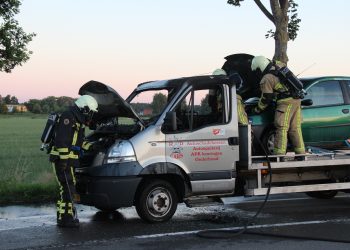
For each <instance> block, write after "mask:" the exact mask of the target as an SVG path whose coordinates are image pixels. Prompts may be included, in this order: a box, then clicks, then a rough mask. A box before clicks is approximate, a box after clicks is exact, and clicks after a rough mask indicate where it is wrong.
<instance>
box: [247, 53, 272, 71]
mask: <svg viewBox="0 0 350 250" xmlns="http://www.w3.org/2000/svg"><path fill="white" fill-rule="evenodd" d="M269 64H270V60H269V59H267V58H266V57H264V56H255V57H254V58H253V60H252V64H251V68H252V70H253V71H255V70H257V69H260V70H261V72H264V70H265V69H266V67H267V66H268V65H269Z"/></svg>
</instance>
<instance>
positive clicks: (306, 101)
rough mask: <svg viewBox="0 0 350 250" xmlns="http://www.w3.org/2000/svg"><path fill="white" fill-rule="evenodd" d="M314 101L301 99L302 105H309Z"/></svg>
mask: <svg viewBox="0 0 350 250" xmlns="http://www.w3.org/2000/svg"><path fill="white" fill-rule="evenodd" d="M313 103H314V102H313V101H312V100H311V99H305V100H302V101H301V105H302V106H311V105H312V104H313Z"/></svg>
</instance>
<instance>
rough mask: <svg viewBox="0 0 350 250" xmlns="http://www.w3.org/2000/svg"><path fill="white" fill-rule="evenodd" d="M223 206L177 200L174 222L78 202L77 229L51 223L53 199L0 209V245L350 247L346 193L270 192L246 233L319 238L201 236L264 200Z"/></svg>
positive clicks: (235, 222)
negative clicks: (147, 219)
mask: <svg viewBox="0 0 350 250" xmlns="http://www.w3.org/2000/svg"><path fill="white" fill-rule="evenodd" d="M225 203H226V205H222V206H210V207H198V208H187V207H186V206H185V205H184V204H179V207H178V210H177V212H176V214H175V216H174V217H173V219H172V220H170V221H169V222H166V223H161V224H147V223H145V222H143V221H142V220H141V219H140V218H139V217H138V216H137V213H136V211H135V209H134V208H124V209H119V210H118V211H116V212H113V213H102V212H99V211H98V210H97V209H95V208H91V207H87V206H78V210H79V219H80V222H81V226H80V228H79V229H62V228H58V227H57V226H56V210H55V206H54V204H50V205H45V206H11V207H2V208H0V242H1V244H0V249H67V248H68V249H116V248H118V249H233V248H238V249H271V248H276V249H282V248H283V249H296V248H302V249H306V248H308V249H325V248H328V249H349V248H350V244H346V243H340V242H330V241H322V240H321V239H322V238H327V239H328V240H331V241H332V240H333V241H336V240H338V241H350V216H349V209H350V196H349V195H347V194H341V195H339V196H337V197H336V198H334V199H332V200H318V199H312V198H308V197H307V196H304V195H288V196H287V195H284V196H281V195H275V196H272V197H271V200H270V201H269V202H268V203H267V205H266V207H265V208H264V210H263V212H262V213H261V214H260V215H259V217H258V219H257V221H256V223H255V224H253V225H251V226H250V227H249V232H251V233H257V232H259V233H273V234H277V235H281V234H282V235H286V236H298V237H307V238H318V240H315V239H314V240H307V239H305V238H304V239H296V238H288V237H283V238H281V237H276V236H266V235H265V236H264V235H256V234H244V235H240V236H238V237H234V238H231V239H206V238H200V237H198V236H197V235H196V234H197V232H198V231H200V230H205V229H214V228H223V229H228V230H229V229H239V228H241V227H242V225H243V224H244V223H245V222H246V221H247V220H248V219H250V218H251V217H252V216H253V215H254V214H255V212H256V211H257V209H258V208H259V206H260V204H261V199H260V200H259V198H250V199H247V198H241V197H237V198H232V199H226V202H225Z"/></svg>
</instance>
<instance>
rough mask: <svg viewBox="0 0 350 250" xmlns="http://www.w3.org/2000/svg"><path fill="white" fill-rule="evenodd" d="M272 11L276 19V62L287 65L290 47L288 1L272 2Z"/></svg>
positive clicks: (274, 0)
mask: <svg viewBox="0 0 350 250" xmlns="http://www.w3.org/2000/svg"><path fill="white" fill-rule="evenodd" d="M270 4H271V10H272V13H273V16H274V17H275V26H276V30H275V36H274V38H275V54H274V56H273V59H274V60H278V61H280V62H283V63H285V64H287V62H288V56H287V46H288V40H289V36H288V21H289V20H288V15H287V12H288V8H289V2H288V0H270Z"/></svg>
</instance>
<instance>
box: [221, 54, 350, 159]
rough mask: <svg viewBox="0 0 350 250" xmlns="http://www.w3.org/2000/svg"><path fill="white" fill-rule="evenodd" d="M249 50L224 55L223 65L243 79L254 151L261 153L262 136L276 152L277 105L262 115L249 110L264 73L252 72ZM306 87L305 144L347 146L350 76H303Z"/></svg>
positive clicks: (303, 115)
mask: <svg viewBox="0 0 350 250" xmlns="http://www.w3.org/2000/svg"><path fill="white" fill-rule="evenodd" d="M253 58H254V56H253V55H249V54H243V53H242V54H233V55H229V56H227V57H225V59H226V62H225V63H224V65H223V66H222V69H224V70H225V71H226V72H227V73H228V74H229V75H230V74H232V73H234V72H238V73H239V74H240V76H241V77H242V79H243V85H242V86H240V87H239V89H238V91H237V92H238V94H240V95H241V96H242V98H243V100H245V104H246V107H247V112H248V116H249V119H250V120H251V121H252V128H253V133H254V138H255V140H254V142H253V146H254V149H255V151H256V152H255V153H262V152H263V151H262V150H261V146H259V144H260V143H259V142H258V141H257V140H256V138H259V139H260V141H261V142H262V143H263V144H264V146H265V147H266V148H267V149H268V151H269V153H272V152H273V141H274V135H275V128H274V124H273V121H274V107H273V105H270V107H268V108H267V110H266V111H265V112H264V113H262V114H260V115H251V114H249V110H251V108H252V107H253V106H255V105H257V103H258V100H259V97H260V95H261V91H260V86H259V85H260V84H259V82H260V80H261V78H262V75H259V74H257V73H256V72H252V70H251V61H252V59H253ZM300 80H301V81H302V82H303V84H304V89H305V90H306V93H307V94H306V95H305V98H304V99H303V100H302V117H303V120H302V132H303V138H304V142H305V145H306V146H315V147H320V148H327V149H341V148H344V147H347V144H346V143H345V140H346V139H348V138H350V76H323V77H314V78H301V79H300Z"/></svg>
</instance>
